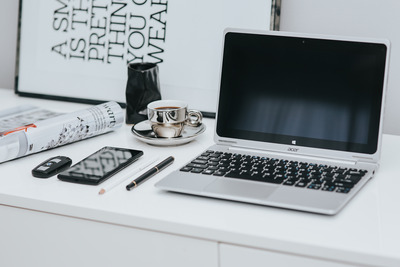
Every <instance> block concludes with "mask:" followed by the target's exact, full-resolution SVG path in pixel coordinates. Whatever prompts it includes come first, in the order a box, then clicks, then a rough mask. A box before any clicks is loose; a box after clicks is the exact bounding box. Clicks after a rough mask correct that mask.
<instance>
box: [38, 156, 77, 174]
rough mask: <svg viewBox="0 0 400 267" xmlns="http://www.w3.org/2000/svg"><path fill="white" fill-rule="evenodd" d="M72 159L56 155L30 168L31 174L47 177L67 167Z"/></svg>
mask: <svg viewBox="0 0 400 267" xmlns="http://www.w3.org/2000/svg"><path fill="white" fill-rule="evenodd" d="M71 164H72V160H71V159H70V158H68V157H64V156H57V157H52V158H49V159H48V160H46V161H44V162H42V163H40V164H39V165H38V166H36V167H35V168H34V169H33V170H32V175H33V176H34V177H37V178H49V177H51V176H53V175H56V174H57V173H59V172H62V171H64V170H66V169H68V168H69V167H70V166H71Z"/></svg>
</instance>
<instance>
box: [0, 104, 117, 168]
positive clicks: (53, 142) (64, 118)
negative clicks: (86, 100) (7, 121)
mask: <svg viewBox="0 0 400 267" xmlns="http://www.w3.org/2000/svg"><path fill="white" fill-rule="evenodd" d="M123 122H124V112H123V111H122V109H121V107H120V106H119V104H118V103H116V102H107V103H103V104H100V105H97V106H93V107H91V108H88V109H84V110H80V111H76V112H73V113H68V114H63V115H58V116H56V117H51V118H48V119H42V120H39V121H37V122H35V123H30V124H27V125H24V126H22V127H20V128H19V129H16V128H15V129H14V130H12V131H9V132H7V133H4V132H2V134H3V135H2V136H1V137H0V162H3V161H7V160H11V159H14V158H18V157H22V156H25V155H28V154H32V153H36V152H40V151H43V150H46V149H50V148H54V147H58V146H61V145H65V144H68V143H71V142H75V141H79V140H83V139H86V138H89V137H92V136H95V135H99V134H102V133H106V132H109V131H112V130H114V129H116V128H118V127H120V126H121V125H122V124H123Z"/></svg>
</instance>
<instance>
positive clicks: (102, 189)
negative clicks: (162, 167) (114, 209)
mask: <svg viewBox="0 0 400 267" xmlns="http://www.w3.org/2000/svg"><path fill="white" fill-rule="evenodd" d="M158 159H159V158H155V159H151V160H148V161H146V162H143V163H142V164H140V165H139V166H138V167H136V168H134V169H133V170H132V171H131V172H130V173H129V174H128V175H125V176H123V177H122V178H120V179H118V180H115V181H113V183H110V184H107V185H105V186H104V187H103V188H101V189H100V191H99V195H103V194H104V193H106V192H108V191H110V190H111V189H113V188H115V187H116V186H118V185H120V184H122V183H123V182H125V181H126V180H127V179H128V178H130V177H132V175H133V174H136V173H138V172H140V171H142V170H143V169H145V168H147V167H148V166H150V164H153V163H154V162H156V161H157V160H158Z"/></svg>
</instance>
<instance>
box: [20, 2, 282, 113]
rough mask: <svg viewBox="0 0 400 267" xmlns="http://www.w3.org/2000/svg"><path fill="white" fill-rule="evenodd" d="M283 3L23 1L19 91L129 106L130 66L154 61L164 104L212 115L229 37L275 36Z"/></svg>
mask: <svg viewBox="0 0 400 267" xmlns="http://www.w3.org/2000/svg"><path fill="white" fill-rule="evenodd" d="M276 2H277V1H276V0H252V1H250V2H249V1H242V0H217V1H215V0H203V1H196V0H37V1H27V0H25V1H21V2H20V5H21V6H20V32H19V59H18V62H17V81H16V92H17V93H18V94H20V95H22V96H33V97H41V98H52V99H61V100H68V101H76V102H85V103H93V104H95V103H100V102H104V101H111V100H113V101H117V102H119V103H121V104H124V103H125V87H126V81H127V64H128V63H133V62H153V63H157V64H158V66H159V69H160V82H161V95H162V98H163V99H180V100H183V101H187V102H188V103H189V106H190V108H194V109H199V110H202V111H203V112H211V113H213V112H215V109H216V99H217V91H218V85H219V71H220V70H219V68H220V65H221V52H222V37H223V36H222V33H223V30H224V29H225V28H226V27H235V28H250V29H264V30H265V29H268V28H271V29H274V28H273V26H272V25H274V24H276V22H275V20H276V17H274V14H275V13H276V8H274V7H272V6H273V5H276ZM278 2H279V1H278ZM272 11H273V15H272V16H271V12H272ZM271 22H272V24H271Z"/></svg>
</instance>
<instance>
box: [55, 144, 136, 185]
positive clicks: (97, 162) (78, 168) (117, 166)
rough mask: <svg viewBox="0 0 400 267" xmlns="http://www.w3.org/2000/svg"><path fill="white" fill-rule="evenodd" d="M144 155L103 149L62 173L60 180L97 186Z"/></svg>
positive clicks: (115, 149) (132, 151)
mask: <svg viewBox="0 0 400 267" xmlns="http://www.w3.org/2000/svg"><path fill="white" fill-rule="evenodd" d="M142 155H143V151H140V150H133V149H127V148H117V147H103V148H102V149H100V150H98V151H96V152H95V153H93V154H91V155H90V156H88V157H87V158H85V159H83V160H82V161H80V162H78V163H76V164H75V165H73V166H71V168H69V169H68V170H66V171H64V172H62V173H60V174H59V175H58V179H60V180H63V181H67V182H75V183H82V184H92V185H97V184H100V183H102V182H103V181H105V180H106V179H108V178H109V177H110V176H112V175H113V174H115V173H117V172H118V171H120V170H122V169H123V168H125V167H126V166H128V165H129V164H131V163H133V162H134V161H136V160H137V159H138V158H139V157H140V156H142Z"/></svg>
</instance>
